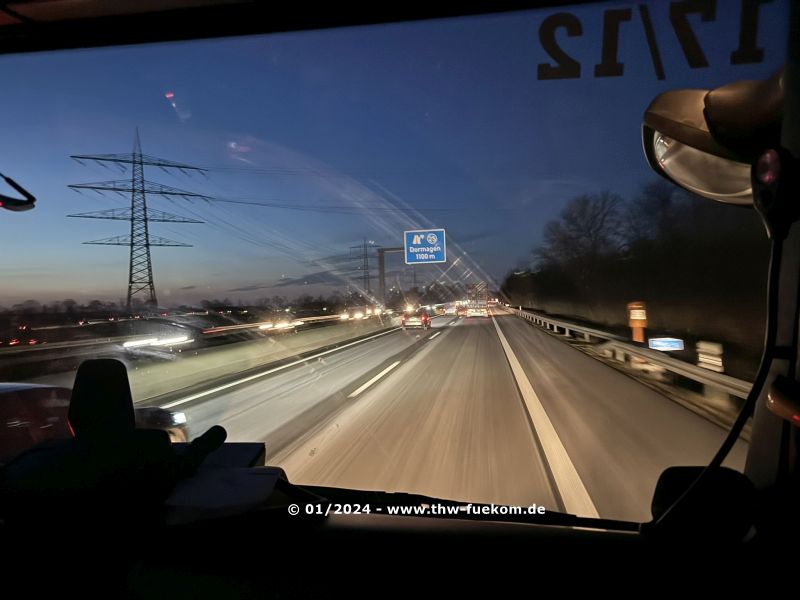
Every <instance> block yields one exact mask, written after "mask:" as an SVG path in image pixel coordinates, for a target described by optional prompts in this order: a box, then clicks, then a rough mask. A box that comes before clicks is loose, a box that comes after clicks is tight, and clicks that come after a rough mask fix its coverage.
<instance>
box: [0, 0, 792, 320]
mask: <svg viewBox="0 0 800 600" xmlns="http://www.w3.org/2000/svg"><path fill="white" fill-rule="evenodd" d="M717 4H718V7H717V15H716V19H715V20H714V21H713V22H708V23H699V22H698V19H697V18H696V17H691V18H690V20H691V21H692V22H693V24H694V29H695V31H696V32H697V36H698V39H699V40H700V43H701V45H702V47H703V49H704V51H705V53H706V56H707V58H708V62H709V67H708V68H701V69H690V68H689V67H688V66H687V64H686V59H685V58H684V56H683V53H682V52H681V49H680V46H679V44H678V41H677V39H676V37H675V34H674V32H673V30H672V28H671V26H670V23H669V19H668V14H669V3H667V2H652V3H650V12H651V14H652V16H653V19H654V23H655V30H656V36H657V39H658V43H659V47H660V49H661V53H662V56H663V59H664V68H665V72H666V79H665V80H663V81H658V80H657V78H656V77H655V75H654V72H653V67H652V64H651V62H650V56H649V54H648V51H647V46H646V44H645V38H644V33H643V28H642V25H641V22H640V20H639V13H638V11H637V10H636V8H635V5H634V13H633V19H632V21H631V22H628V23H623V24H622V29H621V30H620V43H619V60H620V61H622V62H624V64H625V73H624V75H623V76H622V77H611V78H595V77H593V76H592V71H593V67H594V64H596V63H597V62H599V58H600V50H601V34H602V24H603V14H602V13H603V10H604V9H606V8H609V7H612V8H619V7H621V6H625V4H624V3H612V4H608V5H598V6H590V7H579V8H575V9H568V10H569V11H570V12H572V13H574V14H575V15H576V16H578V18H579V19H580V20H581V22H582V24H583V32H584V33H583V35H582V36H581V37H575V38H567V37H566V36H564V35H563V32H562V34H561V35H559V36H558V40H559V42H560V43H561V45H562V47H563V48H564V50H565V51H567V52H568V53H569V54H570V55H571V56H573V57H574V58H575V59H576V60H578V61H579V62H580V63H581V65H582V76H581V77H580V78H579V79H569V80H558V81H556V80H543V81H540V80H537V78H536V73H537V65H538V64H539V63H541V62H545V61H549V60H550V59H549V58H548V56H547V54H546V53H545V52H544V50H543V49H542V47H541V44H540V42H539V37H538V30H539V26H540V24H541V22H542V21H543V19H544V18H545V17H547V16H548V15H550V14H552V13H554V12H559V10H561V9H559V10H556V9H548V10H544V11H531V12H524V13H511V14H505V15H499V16H488V17H471V18H462V19H455V20H447V21H431V22H422V23H410V24H396V25H382V26H372V27H366V28H345V29H339V30H328V31H315V32H300V33H287V34H278V35H270V36H257V37H246V38H230V39H224V40H212V41H200V42H187V43H175V44H159V45H151V46H132V47H121V48H109V49H93V50H79V51H69V52H56V53H41V54H35V55H19V56H2V57H0V81H2V82H3V84H2V85H3V92H2V106H3V109H4V117H5V118H4V119H3V135H2V136H0V172H3V173H5V174H7V175H9V176H11V177H13V178H15V179H17V180H18V181H19V182H20V183H22V184H23V185H25V186H26V187H28V188H29V189H30V190H31V191H32V192H33V193H34V194H35V195H36V196H37V197H38V198H39V203H38V205H37V207H36V209H35V210H33V211H30V212H28V213H16V214H15V213H9V212H3V214H0V243H2V244H3V254H4V256H6V257H7V259H6V260H5V261H3V265H2V266H0V281H1V282H2V283H1V284H0V305H6V306H8V305H10V304H12V303H13V302H18V301H20V300H24V299H26V298H36V299H39V300H50V299H55V298H66V297H72V298H75V299H77V300H81V301H83V300H89V299H92V298H97V297H99V298H106V299H111V300H116V299H118V298H120V297H123V296H124V295H125V286H126V283H127V275H128V274H127V262H128V257H127V249H126V248H124V247H110V246H109V247H106V246H87V245H82V244H81V242H83V241H88V240H95V239H99V238H104V237H109V236H115V235H124V234H125V233H127V232H126V224H125V223H124V222H117V221H105V220H102V221H101V220H88V219H70V218H66V215H67V214H70V213H75V212H88V211H94V210H102V209H106V208H113V207H117V206H125V204H126V202H129V201H128V200H126V199H125V198H121V197H118V196H115V195H113V194H110V195H107V196H105V197H102V196H100V195H98V194H95V193H93V192H86V193H85V194H83V195H79V194H76V193H75V192H73V191H71V190H69V189H68V188H67V185H68V184H71V183H83V182H92V181H103V180H108V179H117V178H124V177H127V176H128V175H127V174H123V173H119V172H116V171H114V170H108V169H106V168H103V167H101V166H99V165H97V164H93V163H88V164H86V165H80V164H77V163H75V162H74V161H71V160H69V155H71V154H102V153H114V152H130V150H131V147H132V144H133V134H134V130H135V128H136V127H138V128H139V130H140V133H141V138H142V144H143V149H144V151H145V152H146V153H148V154H151V155H155V156H159V157H163V158H168V159H171V160H175V161H179V162H185V163H190V164H194V165H198V166H204V167H209V168H210V170H209V171H208V177H207V178H202V177H198V176H192V177H187V176H185V175H183V174H181V173H177V174H176V173H163V172H161V171H159V170H157V169H150V170H148V171H146V176H147V178H148V179H151V180H153V181H157V182H161V183H164V184H168V185H172V186H175V187H180V188H184V189H187V190H192V191H196V192H203V193H206V194H210V195H212V196H215V197H219V198H227V199H242V200H245V201H252V202H267V203H278V204H281V205H292V206H312V207H320V206H322V207H328V208H327V211H326V212H319V211H315V210H286V209H276V208H267V207H263V206H251V205H243V204H226V203H211V204H204V203H198V202H195V203H187V202H185V201H182V200H175V201H169V200H166V199H163V198H156V197H151V198H150V199H149V204H150V206H152V207H153V208H157V209H161V210H166V211H169V212H173V213H177V214H182V215H186V216H194V217H197V218H200V219H202V220H203V221H205V224H201V225H175V224H160V223H154V224H153V225H152V226H151V232H152V233H153V234H154V235H160V236H163V237H168V238H172V239H175V240H179V241H182V242H185V243H189V244H193V247H191V248H155V249H154V250H153V264H154V273H155V279H156V286H157V289H158V291H159V299H160V300H161V302H162V304H171V303H180V302H196V301H197V300H199V299H202V298H212V297H219V298H221V297H225V296H227V297H230V298H232V299H239V298H241V299H242V300H249V299H254V298H259V297H263V296H272V295H274V294H281V295H288V296H292V295H295V294H298V293H302V292H304V291H309V292H312V293H319V292H323V293H324V292H326V291H332V290H333V289H339V290H340V291H344V290H345V289H346V283H345V282H344V281H343V280H342V277H341V276H343V275H344V272H343V271H344V270H346V269H347V268H351V267H355V266H356V265H357V262H356V261H347V260H342V259H340V258H332V257H342V256H344V255H347V254H348V253H349V248H350V246H354V245H356V244H358V243H360V242H361V240H363V239H364V238H366V239H367V240H373V241H374V242H375V243H376V244H381V245H384V246H395V245H400V241H401V236H402V231H403V230H404V229H411V228H415V227H419V226H428V225H435V226H440V227H445V228H446V229H447V231H448V241H449V242H450V246H449V248H448V249H449V258H450V264H447V265H443V266H436V267H434V266H429V267H423V268H419V270H418V274H417V276H418V280H419V281H421V282H424V281H429V280H431V279H432V278H434V277H437V275H438V274H440V273H441V271H442V270H443V269H447V268H448V267H451V266H452V262H453V261H455V260H456V259H458V260H459V262H458V264H456V265H455V267H453V268H451V269H450V271H448V275H447V276H452V277H454V278H463V277H467V278H470V277H479V278H483V277H487V276H488V277H491V278H494V279H495V280H497V281H499V280H501V279H502V276H503V275H504V274H505V273H506V272H507V271H508V270H509V269H512V268H514V267H515V266H516V265H518V264H525V263H526V262H527V261H528V260H529V257H530V251H531V249H532V248H533V247H534V246H535V245H536V243H537V242H538V240H539V239H540V235H541V232H542V229H543V227H544V225H545V224H546V223H547V221H548V220H550V219H552V218H554V217H555V216H557V214H558V212H559V211H560V210H561V208H562V207H563V206H564V204H565V203H566V202H567V201H568V200H569V199H570V198H572V197H574V196H576V195H579V194H581V193H591V192H599V191H602V190H611V191H615V192H618V193H620V194H622V195H623V196H630V195H632V194H634V193H636V191H637V190H638V189H639V187H640V186H641V184H642V183H643V182H645V181H647V180H648V179H651V178H652V177H653V175H652V174H651V173H650V171H649V169H648V167H647V165H646V163H645V161H644V158H643V155H642V151H641V142H640V129H639V128H640V122H641V115H642V113H643V111H644V109H645V107H646V106H647V104H648V103H649V102H650V100H651V99H652V98H653V97H654V96H655V95H656V94H658V93H659V92H661V91H664V90H667V89H674V88H680V87H703V88H708V87H715V86H718V85H721V84H724V83H727V82H729V81H734V80H738V79H752V78H762V77H766V76H768V75H770V74H771V73H772V72H774V71H775V70H776V69H777V68H778V67H779V66H780V64H781V63H782V61H783V56H784V46H785V34H786V18H787V17H786V14H787V8H786V4H785V3H781V2H777V3H774V4H772V5H767V6H764V7H762V9H761V13H760V14H761V19H760V23H759V35H758V41H759V45H760V46H762V47H764V48H765V60H764V62H763V63H760V64H750V65H736V66H732V65H730V64H729V56H730V52H731V51H732V50H733V49H735V48H736V46H737V44H738V27H739V8H738V7H739V3H738V2H718V3H717ZM167 92H172V93H173V94H174V97H173V100H174V102H175V104H176V107H173V106H171V105H170V102H169V101H168V100H167V98H165V94H166V93H167ZM4 191H8V190H5V189H4ZM341 207H350V208H351V209H352V210H349V209H348V210H349V212H347V214H341V213H342V212H343V211H342V210H341ZM398 207H400V208H403V210H397V208H398ZM331 211H333V212H331ZM8 257H13V260H8ZM392 260H393V261H396V262H395V264H394V267H393V270H394V271H395V272H400V271H401V270H402V268H401V267H402V265H401V264H399V261H398V260H397V259H396V258H393V259H392ZM323 272H327V273H329V274H330V273H331V272H332V273H333V274H334V275H335V276H334V277H332V278H331V277H320V276H319V275H318V274H320V273H323ZM315 274H317V275H315ZM404 276H405V277H406V281H407V282H410V276H409V274H408V271H407V270H406V272H405V275H404ZM306 281H308V282H309V283H308V284H305V282H306ZM288 284H292V285H288ZM294 284H296V285H294Z"/></svg>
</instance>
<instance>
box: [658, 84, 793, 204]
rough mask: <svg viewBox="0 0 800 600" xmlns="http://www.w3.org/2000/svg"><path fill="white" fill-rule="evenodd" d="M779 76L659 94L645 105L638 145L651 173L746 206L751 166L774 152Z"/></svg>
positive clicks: (778, 119) (749, 196)
mask: <svg viewBox="0 0 800 600" xmlns="http://www.w3.org/2000/svg"><path fill="white" fill-rule="evenodd" d="M782 113H783V80H782V72H780V73H777V74H776V75H774V76H773V77H771V78H769V79H767V80H765V81H738V82H736V83H731V84H728V85H724V86H722V87H720V88H717V89H715V90H711V91H709V90H674V91H669V92H664V93H662V94H660V95H658V96H656V98H655V99H654V100H653V101H652V102H651V103H650V106H648V107H647V110H646V111H645V113H644V120H643V123H642V145H643V147H644V153H645V156H646V157H647V161H648V162H649V163H650V166H651V167H652V168H653V170H654V171H655V172H656V173H658V174H659V175H661V176H662V177H665V178H667V179H669V180H670V181H672V182H673V183H676V184H677V185H679V186H681V187H683V188H685V189H687V190H689V191H691V192H694V193H695V194H698V195H700V196H704V197H706V198H711V199H712V200H717V201H718V202H725V203H728V204H738V205H744V206H750V205H752V204H753V187H752V183H751V181H752V178H751V168H752V165H753V164H754V163H755V162H756V161H757V160H758V158H759V156H760V154H761V153H762V152H763V151H764V150H766V149H768V148H774V147H778V145H779V142H780V127H781V117H782Z"/></svg>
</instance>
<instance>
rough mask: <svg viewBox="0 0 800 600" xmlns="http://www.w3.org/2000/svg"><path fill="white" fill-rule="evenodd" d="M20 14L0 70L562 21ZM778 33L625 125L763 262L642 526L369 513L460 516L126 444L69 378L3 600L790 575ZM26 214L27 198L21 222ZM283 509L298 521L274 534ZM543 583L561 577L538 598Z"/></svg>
mask: <svg viewBox="0 0 800 600" xmlns="http://www.w3.org/2000/svg"><path fill="white" fill-rule="evenodd" d="M34 4H39V5H40V6H38V7H36V10H35V11H33V12H30V13H28V12H27V11H26V6H27V3H20V4H19V5H15V4H14V3H11V4H8V5H6V4H5V3H4V4H3V5H2V6H3V7H5V6H8V8H0V19H2V18H5V20H6V21H8V22H9V23H11V24H3V25H2V26H0V52H3V53H13V52H29V51H39V50H50V49H64V48H72V47H92V46H104V45H114V44H128V43H142V42H154V41H165V40H176V39H196V38H202V37H216V36H224V35H240V34H253V33H267V32H272V31H284V30H299V29H311V28H319V27H337V26H347V25H361V24H366V23H380V22H393V21H398V20H411V19H426V18H430V17H442V16H455V15H462V14H473V13H474V14H478V13H485V12H494V11H497V10H507V9H517V8H540V7H552V8H553V9H554V10H555V9H556V8H557V7H558V6H560V5H562V4H563V3H561V2H530V3H505V2H501V3H498V4H493V3H476V4H475V5H474V6H473V5H471V7H470V8H469V9H467V8H459V7H457V6H455V5H454V7H453V8H450V9H447V8H436V7H433V6H428V7H422V8H420V7H416V6H413V5H408V6H405V5H404V6H400V5H397V6H391V7H390V6H388V5H387V6H378V5H374V6H371V7H360V8H357V9H355V12H354V13H353V14H352V15H351V14H349V13H347V12H345V10H344V7H342V6H339V5H330V6H327V7H323V8H319V9H317V8H310V7H304V6H299V5H298V6H291V5H281V6H275V5H274V4H272V3H269V4H264V3H257V2H231V3H228V2H215V1H212V2H200V1H197V2H193V1H187V2H182V1H177V0H176V1H168V2H165V3H163V5H162V6H160V7H159V10H155V9H153V8H148V7H152V6H153V5H152V4H150V3H147V4H146V5H145V4H142V5H141V6H140V5H138V4H137V3H135V2H124V3H120V4H115V3H113V2H110V3H105V2H97V3H93V2H87V3H74V4H72V8H70V7H64V8H63V12H62V11H61V10H59V8H58V7H57V5H59V4H61V3H59V2H42V3H34ZM50 5H52V6H50ZM112 5H114V6H115V8H113V9H112V8H110V7H111V6H112ZM92 7H94V8H95V10H92ZM48 10H52V12H48ZM83 10H85V12H82V11H83ZM104 10H106V11H107V12H104ZM29 14H30V15H33V16H26V15H29ZM792 19H793V21H792V24H791V30H792V31H793V32H795V34H794V35H793V36H791V39H790V40H789V44H790V48H789V52H788V55H787V62H786V65H785V69H784V70H783V72H782V73H781V74H779V75H776V77H774V78H773V79H770V80H768V81H765V82H751V83H744V84H742V83H736V82H729V83H728V84H727V85H723V86H721V87H719V88H718V89H715V90H690V91H680V90H678V91H670V92H666V93H665V94H664V95H663V96H661V97H659V98H656V99H654V101H653V103H652V104H651V105H650V107H649V108H647V109H646V110H644V109H645V107H642V108H643V112H644V118H643V133H642V137H643V145H644V149H645V158H643V160H645V159H646V160H648V161H649V163H650V164H651V166H652V167H653V169H654V170H655V171H656V172H657V173H659V174H660V175H662V176H664V177H666V178H667V179H669V180H670V181H672V182H673V183H675V184H676V185H680V186H685V187H688V188H689V189H692V190H693V191H695V192H698V193H701V194H703V193H704V194H705V195H706V196H708V197H709V198H710V199H709V202H710V201H714V200H720V199H721V195H722V196H724V195H725V194H726V193H729V189H728V188H726V189H724V190H722V191H720V190H717V189H715V188H714V183H715V181H717V180H718V179H719V178H721V177H726V175H725V173H727V171H725V169H726V168H728V167H730V166H731V165H730V164H728V163H736V164H735V165H734V167H739V170H738V171H737V172H739V173H740V172H741V169H742V168H744V169H745V172H746V177H745V178H744V180H743V187H742V189H741V190H739V192H736V194H734V195H735V200H734V201H732V202H731V203H732V204H738V205H740V206H739V207H735V206H731V207H730V210H755V211H757V212H758V214H759V215H760V217H761V219H762V220H763V223H764V226H765V232H766V233H765V235H767V236H769V238H770V243H771V245H772V254H771V263H770V269H769V282H768V303H769V306H768V318H767V325H766V331H765V345H764V354H763V357H762V361H761V365H760V367H759V370H758V373H757V376H756V380H755V383H754V386H753V389H752V391H751V392H750V394H749V396H748V397H747V399H746V401H745V402H744V406H743V408H742V411H741V413H740V415H739V417H738V419H737V420H736V422H735V424H734V425H733V427H732V428H731V430H730V432H729V433H728V435H727V437H726V439H725V442H724V443H723V444H722V446H721V447H720V449H719V451H718V453H717V455H716V456H715V457H713V459H712V460H711V462H710V464H708V465H675V466H673V467H670V468H668V469H667V470H665V471H664V472H663V474H662V476H661V477H660V479H659V481H658V484H657V486H656V488H655V489H654V490H653V500H652V520H651V521H649V522H647V523H631V522H626V521H616V520H610V519H602V518H599V519H590V518H585V517H580V516H575V515H570V514H565V513H558V512H547V513H546V514H543V515H517V516H504V517H502V518H500V517H493V518H491V519H487V518H481V517H478V516H476V515H474V514H472V515H470V514H467V513H465V512H461V513H460V514H457V515H447V516H441V515H440V516H400V515H389V514H387V510H386V509H387V508H388V507H390V506H397V505H411V504H415V505H419V504H433V503H439V504H442V505H449V506H459V505H461V503H459V502H455V501H451V500H442V499H434V498H426V497H423V496H419V495H415V494H406V493H400V492H384V491H373V490H352V489H343V488H325V487H319V486H297V485H294V484H293V483H292V482H291V481H289V480H288V479H287V477H286V474H285V473H284V472H283V471H282V470H281V469H280V468H276V467H270V466H269V448H266V449H265V448H264V444H263V443H260V442H259V441H258V440H254V441H253V442H252V443H238V444H237V443H226V441H225V437H226V434H225V431H224V429H222V428H221V427H212V428H210V429H209V430H208V431H206V432H205V433H204V434H203V435H201V436H199V437H197V438H196V439H195V440H194V441H192V442H190V443H170V438H169V434H168V433H167V432H166V431H164V430H163V429H164V428H161V429H158V428H156V429H142V428H137V427H136V416H135V412H134V404H133V401H132V397H131V391H130V386H129V383H128V374H127V373H126V371H125V367H124V365H122V363H120V362H118V361H115V360H90V361H86V362H85V363H84V364H83V365H82V366H81V367H80V369H79V371H78V375H77V377H76V380H75V385H74V387H73V390H72V397H71V401H70V405H69V409H68V410H69V424H70V425H71V426H72V429H73V430H74V436H68V437H60V439H49V440H43V441H41V442H40V443H38V444H37V445H35V446H34V447H32V448H31V449H29V450H27V451H25V452H23V453H21V454H18V455H17V456H16V457H14V458H13V459H10V460H9V461H8V462H7V463H6V464H5V465H3V467H2V479H0V519H1V521H0V544H2V547H3V548H4V549H6V550H7V551H8V552H7V553H6V558H4V559H3V561H2V565H3V571H4V578H3V580H4V586H5V585H8V586H9V589H10V586H11V585H12V582H13V585H14V586H16V585H21V586H23V587H24V588H26V589H28V590H30V591H31V592H32V594H33V592H34V591H35V592H36V594H38V593H43V594H44V595H45V596H46V597H57V596H68V595H69V596H72V595H75V594H77V596H78V597H84V595H87V594H91V595H98V594H99V595H103V596H104V597H109V598H111V597H129V598H151V597H152V598H162V597H163V598H167V597H169V598H176V597H190V598H201V597H202V598H205V597H214V598H261V597H331V596H354V595H367V594H369V595H370V596H382V595H392V594H398V595H400V594H402V595H407V596H411V595H412V594H413V595H414V596H417V595H419V596H422V595H443V596H444V595H447V596H455V595H456V594H465V593H473V594H474V593H476V592H477V591H478V590H479V589H481V586H486V587H487V588H488V589H490V590H491V595H492V596H497V597H500V596H509V595H511V594H512V593H517V590H520V591H521V593H525V594H531V595H533V594H543V593H545V592H544V591H543V590H544V589H546V588H545V587H543V584H542V582H543V581H545V580H546V581H547V582H548V585H554V584H558V585H565V584H568V585H570V586H572V585H574V586H586V587H588V588H589V589H591V590H593V591H596V590H598V589H601V588H603V589H605V588H611V589H619V588H623V587H632V583H633V577H634V576H637V575H647V576H649V577H650V579H649V580H648V581H649V583H647V585H646V587H644V588H641V589H640V592H641V595H642V596H644V595H647V596H649V595H652V594H655V593H656V591H657V589H659V588H661V586H662V585H663V586H669V585H672V584H676V583H677V582H679V581H684V580H686V579H688V578H689V577H690V576H691V577H698V578H701V579H704V580H706V579H707V580H713V581H715V582H716V583H717V584H719V585H724V584H725V581H727V582H728V583H735V582H736V580H737V577H738V576H739V575H738V574H739V573H742V572H746V571H748V570H749V569H752V568H754V567H753V566H754V565H756V564H761V563H762V562H770V561H773V560H774V561H776V562H775V563H773V566H775V565H776V564H777V562H780V561H781V560H783V559H786V560H789V559H791V560H792V561H796V558H794V557H793V556H788V557H787V556H784V555H781V550H779V549H780V548H784V547H787V548H794V547H795V546H796V543H797V534H798V525H797V524H798V519H797V514H796V513H797V507H798V506H800V503H799V501H800V495H799V494H798V491H800V490H798V474H799V471H800V467H798V462H797V457H798V450H800V443H798V440H799V439H800V438H799V437H798V425H800V385H798V383H797V381H796V369H797V366H798V365H797V361H798V355H797V350H798V327H800V321H798V317H799V316H800V313H799V312H798V309H799V308H800V296H799V295H798V289H800V287H799V285H798V283H799V281H800V230H799V229H798V225H797V224H796V221H797V219H798V217H800V186H799V185H798V179H799V178H800V165H798V160H800V158H798V157H800V107H799V106H798V98H800V35H797V33H796V32H797V31H798V30H800V7H798V4H797V3H793V4H792ZM2 22H3V21H2V20H0V23H2ZM365 51H368V50H367V49H365ZM7 117H8V115H7ZM700 155H702V156H700ZM717 159H719V160H721V161H725V162H724V163H716V162H714V161H715V160H717ZM709 165H712V167H709ZM742 165H744V167H741V166H742ZM0 166H1V165H0ZM697 169H699V170H697ZM710 169H712V170H713V173H714V177H711V176H710V175H709V173H710V172H711V171H710ZM734 170H735V169H734ZM732 176H733V175H732ZM704 186H706V187H704ZM748 190H749V191H748ZM44 201H45V200H44V199H43V198H41V197H40V198H39V199H38V202H39V205H41V203H42V202H44ZM723 201H724V198H723ZM742 206H744V208H742ZM34 212H35V211H34ZM14 216H15V215H13V214H9V218H13V217H14ZM754 285H756V284H754ZM751 416H752V417H753V421H752V436H751V444H750V446H749V451H748V456H747V464H746V468H745V472H744V473H739V472H737V471H734V470H732V469H728V468H725V467H723V466H722V462H723V460H724V458H725V456H726V455H727V453H728V452H729V451H730V449H731V447H732V445H733V443H734V442H735V441H736V439H737V437H738V436H739V433H740V432H741V430H742V427H743V426H744V424H745V422H746V421H747V419H748V418H749V417H751ZM190 425H191V424H190ZM643 427H645V428H646V424H643ZM194 433H200V432H194ZM676 443H678V444H679V443H681V442H680V440H676ZM265 463H266V464H265ZM346 503H358V504H365V503H369V505H370V506H371V508H372V512H371V513H370V514H361V515H334V514H331V515H327V514H326V511H325V507H328V506H330V505H332V504H346ZM291 505H299V506H301V507H304V506H311V507H314V508H313V510H312V511H310V514H308V513H306V514H300V515H297V516H291V515H290V514H289V513H287V510H288V507H290V506H291ZM318 507H322V508H321V509H319V508H318ZM381 509H383V510H382V511H381ZM78 541H80V545H78ZM77 548H80V550H77ZM717 561H719V562H722V563H724V564H725V565H726V568H725V571H723V572H722V573H719V572H716V573H715V572H714V569H713V567H712V566H711V565H712V564H713V563H715V562H717ZM687 565H690V566H687ZM795 568H796V565H795ZM562 571H566V572H568V573H571V575H570V576H569V578H570V579H574V580H576V581H564V580H558V579H557V577H556V572H562ZM773 573H781V569H779V568H775V570H774V571H773ZM782 576H785V577H791V576H790V575H787V574H786V573H784V574H783V575H782ZM788 583H790V584H791V579H790V580H789V582H788ZM377 586H381V587H377ZM36 594H33V595H36ZM7 597H9V598H10V597H14V595H13V594H11V593H9V595H8V596H7Z"/></svg>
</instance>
